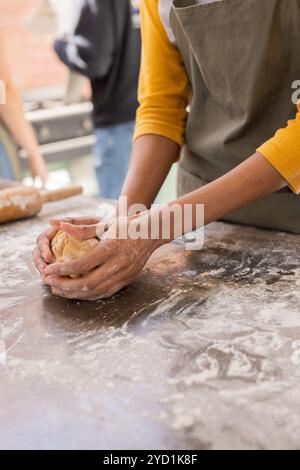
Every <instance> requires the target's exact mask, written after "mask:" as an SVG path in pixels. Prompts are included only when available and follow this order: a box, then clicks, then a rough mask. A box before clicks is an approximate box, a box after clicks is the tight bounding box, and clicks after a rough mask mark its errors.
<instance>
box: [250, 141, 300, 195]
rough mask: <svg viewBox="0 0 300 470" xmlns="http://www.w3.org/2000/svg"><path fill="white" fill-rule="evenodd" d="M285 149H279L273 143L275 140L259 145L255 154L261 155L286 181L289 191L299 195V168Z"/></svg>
mask: <svg viewBox="0 0 300 470" xmlns="http://www.w3.org/2000/svg"><path fill="white" fill-rule="evenodd" d="M286 150H287V149H281V148H280V147H278V146H277V145H276V143H275V138H273V139H270V140H268V141H267V142H265V143H264V144H263V145H261V146H260V147H259V148H258V149H257V152H259V153H261V154H262V155H263V156H264V157H265V158H266V159H267V160H268V162H269V163H271V165H272V166H273V167H274V168H275V169H276V170H277V171H278V173H279V174H280V175H281V176H282V177H283V178H284V179H285V180H286V181H287V183H288V185H289V187H290V188H291V190H292V191H293V192H294V193H296V194H299V193H300V167H299V165H297V164H296V162H295V161H293V159H292V158H291V156H290V155H288V152H287V151H286Z"/></svg>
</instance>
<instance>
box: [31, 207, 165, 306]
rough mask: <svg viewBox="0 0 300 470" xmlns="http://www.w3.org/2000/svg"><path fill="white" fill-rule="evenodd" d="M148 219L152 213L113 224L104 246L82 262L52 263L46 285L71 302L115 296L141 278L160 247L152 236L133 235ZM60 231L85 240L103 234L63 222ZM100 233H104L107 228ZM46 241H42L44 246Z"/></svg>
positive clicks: (121, 219)
mask: <svg viewBox="0 0 300 470" xmlns="http://www.w3.org/2000/svg"><path fill="white" fill-rule="evenodd" d="M147 217H149V215H148V213H143V214H141V215H140V216H135V217H123V218H119V219H115V220H114V222H112V221H110V222H109V224H108V226H107V227H106V232H105V233H104V236H103V237H102V240H101V242H100V244H99V245H98V246H97V247H96V248H94V249H93V250H92V251H91V252H90V253H88V254H87V255H85V256H83V257H81V258H79V259H78V260H74V261H66V262H64V263H54V264H50V265H48V266H47V267H46V268H45V269H43V274H44V282H45V284H47V285H48V286H50V287H51V290H52V292H53V294H56V295H58V296H61V297H65V298H68V299H82V300H97V299H104V298H108V297H111V296H112V295H114V294H115V293H116V292H118V291H119V290H121V289H122V288H123V287H125V286H127V285H128V284H130V283H131V282H132V281H133V280H134V279H135V278H136V277H137V275H138V274H139V273H140V272H141V271H142V269H143V267H144V266H145V264H146V263H147V261H148V259H149V258H150V256H151V254H152V253H153V251H155V249H156V248H158V246H159V241H158V240H152V239H151V237H149V236H147V237H145V238H143V239H142V238H136V237H134V236H132V234H133V233H138V232H140V230H141V229H142V228H143V226H144V224H145V227H146V225H147V223H148V220H147ZM60 228H61V229H63V230H64V231H65V232H67V233H69V234H70V235H73V236H76V238H81V239H84V238H91V237H93V236H96V235H97V233H98V234H99V225H95V226H94V227H93V228H91V227H89V226H87V227H85V226H82V227H79V226H78V224H77V226H74V225H72V224H68V223H61V224H60ZM146 229H147V228H146ZM100 232H102V233H103V227H101V228H100ZM144 233H145V232H144ZM126 235H127V236H126ZM48 237H49V235H48ZM44 242H45V239H44V238H41V239H40V243H41V244H43V243H44ZM70 275H77V276H81V277H79V278H77V279H70V278H69V277H67V276H70Z"/></svg>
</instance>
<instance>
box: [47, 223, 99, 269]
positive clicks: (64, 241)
mask: <svg viewBox="0 0 300 470" xmlns="http://www.w3.org/2000/svg"><path fill="white" fill-rule="evenodd" d="M98 243H99V240H97V238H91V239H89V240H82V241H80V240H77V239H76V238H74V237H72V236H71V235H69V234H67V233H65V232H58V233H57V234H56V235H55V237H54V238H53V240H52V243H51V248H52V252H53V254H54V256H55V261H58V262H63V261H69V260H74V259H78V258H80V257H81V256H83V255H86V254H87V253H89V252H90V251H91V250H92V249H93V248H95V246H97V245H98ZM72 277H73V276H72Z"/></svg>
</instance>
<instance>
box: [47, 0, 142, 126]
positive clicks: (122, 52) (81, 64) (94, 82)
mask: <svg viewBox="0 0 300 470" xmlns="http://www.w3.org/2000/svg"><path fill="white" fill-rule="evenodd" d="M133 4H134V2H133V1H130V0H79V1H78V2H77V11H76V23H75V27H74V32H73V33H72V34H70V35H68V36H67V37H66V38H64V39H58V40H56V41H55V43H54V49H55V51H56V53H57V55H58V56H59V58H60V59H61V60H62V62H63V63H64V64H65V65H67V66H68V67H69V68H70V69H71V70H74V71H76V72H79V73H80V74H82V75H85V76H86V77H88V78H89V79H90V81H91V86H92V96H93V105H94V112H93V118H94V125H95V127H103V126H108V125H111V124H118V123H122V122H127V121H132V120H134V119H135V112H136V108H137V106H138V103H137V84H138V75H139V67H140V55H141V38H140V27H139V11H138V9H137V8H136V7H134V6H133Z"/></svg>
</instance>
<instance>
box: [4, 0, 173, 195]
mask: <svg viewBox="0 0 300 470" xmlns="http://www.w3.org/2000/svg"><path fill="white" fill-rule="evenodd" d="M73 7H74V0H0V30H1V32H2V37H3V39H4V41H3V44H4V50H5V56H6V59H7V63H8V66H9V69H10V71H11V73H12V76H13V80H14V83H15V85H16V87H17V89H18V90H19V92H20V95H21V98H22V102H23V105H24V110H25V113H26V118H27V119H28V121H29V122H30V123H31V124H32V126H33V128H34V130H35V132H36V135H37V139H38V142H39V145H40V149H41V153H42V155H43V157H44V159H45V161H46V164H47V168H48V179H47V188H49V189H55V188H57V187H60V186H63V185H66V184H70V183H74V184H81V185H82V186H83V187H84V191H85V194H87V195H97V194H98V193H99V183H98V182H97V178H96V176H95V171H94V167H93V160H92V152H93V146H94V143H95V137H94V133H93V121H92V118H91V112H92V104H91V101H90V99H91V89H90V83H89V80H88V79H86V78H85V77H83V76H79V75H78V76H77V77H76V78H75V79H74V77H71V75H72V74H70V71H69V69H68V68H67V67H66V66H65V65H64V64H63V63H62V62H61V61H60V60H59V59H58V57H57V55H56V54H55V52H54V49H53V41H54V39H55V38H57V37H63V36H64V35H65V34H67V33H68V32H69V31H70V30H71V29H72V25H73V22H74V14H73ZM19 155H20V159H19V164H20V168H19V171H20V172H21V178H22V181H23V182H25V183H26V184H30V183H32V179H31V176H30V174H29V172H28V169H27V165H26V153H25V152H24V151H22V150H20V151H19ZM175 182H176V165H174V168H173V169H172V170H171V173H170V175H169V177H168V178H167V181H166V182H165V184H164V186H163V188H162V190H161V192H160V194H159V196H158V202H165V201H168V200H170V199H173V198H174V197H175V196H176V184H175Z"/></svg>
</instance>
